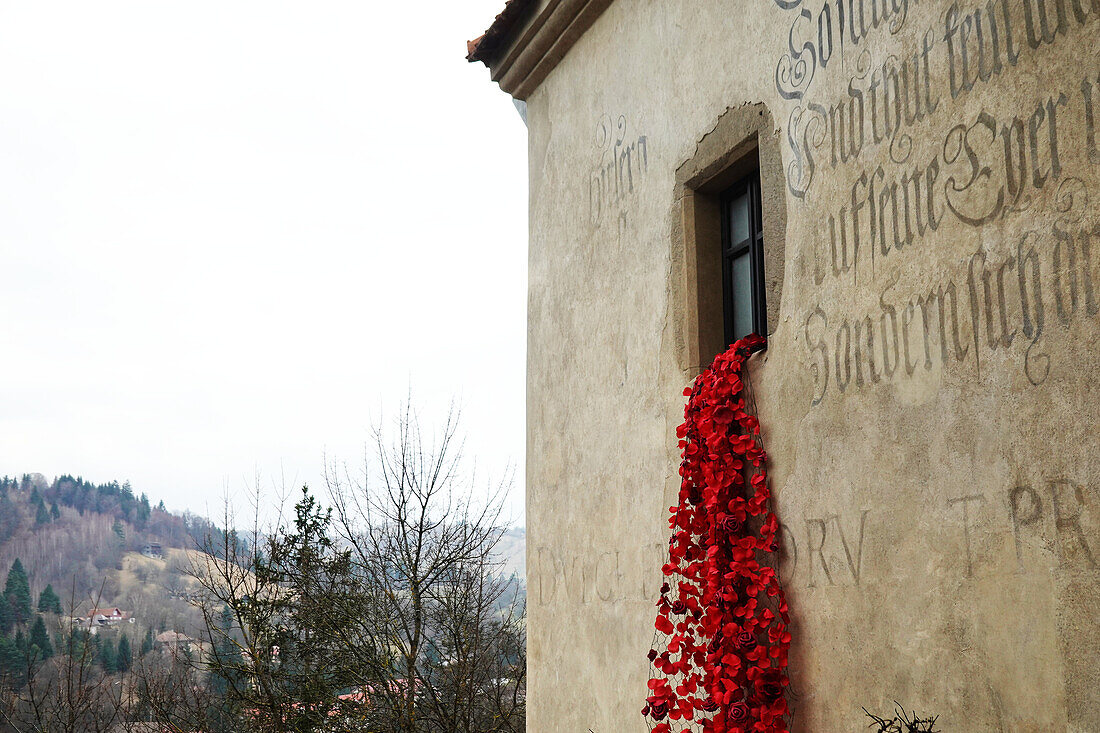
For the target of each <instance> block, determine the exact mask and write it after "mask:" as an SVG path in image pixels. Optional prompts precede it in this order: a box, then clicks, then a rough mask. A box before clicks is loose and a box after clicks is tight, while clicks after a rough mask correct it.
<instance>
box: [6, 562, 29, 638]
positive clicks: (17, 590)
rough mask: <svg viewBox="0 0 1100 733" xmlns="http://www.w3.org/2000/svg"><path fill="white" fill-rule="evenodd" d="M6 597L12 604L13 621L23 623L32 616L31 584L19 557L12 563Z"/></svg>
mask: <svg viewBox="0 0 1100 733" xmlns="http://www.w3.org/2000/svg"><path fill="white" fill-rule="evenodd" d="M4 598H5V600H7V601H8V603H9V604H10V605H11V609H12V617H13V619H12V620H13V621H14V622H15V623H17V624H23V623H26V622H27V621H29V620H30V617H31V586H30V583H29V582H28V581H27V572H26V571H25V570H23V563H21V562H19V558H15V562H13V563H12V564H11V571H9V572H8V580H7V582H6V583H5V584H4Z"/></svg>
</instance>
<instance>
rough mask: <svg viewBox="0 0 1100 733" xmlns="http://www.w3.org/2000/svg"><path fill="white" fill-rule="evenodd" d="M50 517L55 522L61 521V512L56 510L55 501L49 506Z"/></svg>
mask: <svg viewBox="0 0 1100 733" xmlns="http://www.w3.org/2000/svg"><path fill="white" fill-rule="evenodd" d="M50 516H51V517H52V518H53V520H54V521H55V522H56V521H57V520H58V519H61V510H60V509H58V508H57V502H56V501H55V502H54V503H53V504H50Z"/></svg>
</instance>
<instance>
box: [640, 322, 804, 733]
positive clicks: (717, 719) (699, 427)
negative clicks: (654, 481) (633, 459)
mask: <svg viewBox="0 0 1100 733" xmlns="http://www.w3.org/2000/svg"><path fill="white" fill-rule="evenodd" d="M763 342H764V340H763V339H762V338H760V337H759V336H748V337H746V338H744V339H741V340H740V341H738V342H737V343H736V344H734V345H733V347H731V348H730V349H729V350H728V351H726V352H725V353H724V354H720V355H718V356H717V357H716V358H715V359H714V363H713V364H712V365H711V367H710V368H709V369H707V370H706V371H704V372H703V373H702V374H700V375H699V376H698V377H697V378H696V379H695V382H694V384H693V385H692V387H691V388H690V389H688V390H685V392H684V394H685V395H686V396H687V397H688V403H687V406H686V407H685V408H684V424H683V425H681V426H680V427H679V428H677V430H676V437H677V439H678V441H679V447H680V451H681V455H682V458H683V460H682V462H681V464H680V477H681V484H680V495H679V498H678V500H677V505H676V506H673V507H670V508H669V513H670V517H669V529H670V530H671V531H670V535H671V536H670V538H669V545H668V547H669V560H668V562H667V563H666V564H665V565H664V567H663V568H662V572H663V573H664V575H665V576H667V578H668V582H666V583H664V584H663V585H662V586H661V600H660V601H659V602H658V604H657V608H658V612H657V619H656V622H655V623H654V626H655V627H656V629H657V631H658V632H659V634H662V635H664V637H665V638H664V639H663V640H661V641H658V642H657V643H655V644H654V645H653V646H654V648H653V649H651V650H650V652H649V655H648V656H649V659H650V661H651V663H652V664H653V666H654V668H655V670H656V672H657V676H655V677H653V678H652V679H651V680H650V682H649V689H650V696H649V697H648V698H647V700H646V702H647V703H648V704H647V705H646V707H645V708H643V711H642V714H643V715H645V716H647V717H649V718H651V719H652V720H653V721H662V720H664V719H665V718H668V720H669V721H670V722H671V721H680V722H677V723H675V728H676V730H677V731H680V730H681V729H683V730H684V733H687V731H688V730H701V731H703V733H734V732H735V731H753V733H788V726H787V722H786V720H785V718H786V716H787V714H788V712H789V710H788V707H787V704H786V701H785V700H784V699H783V695H784V690H785V688H786V686H787V684H788V682H787V674H786V668H787V658H788V652H789V649H790V642H791V635H790V633H789V632H788V631H787V626H788V624H789V623H790V617H789V609H788V606H787V602H786V599H785V598H784V595H783V589H782V588H781V587H780V585H779V580H778V577H777V574H776V572H775V570H774V569H773V568H774V566H775V562H774V559H772V560H769V561H768V562H764V560H766V559H767V558H766V557H765V555H766V554H767V553H774V552H777V551H778V544H779V543H778V533H779V522H778V520H777V519H776V517H775V515H774V514H773V513H772V512H771V511H770V510H769V508H768V505H769V500H770V497H771V494H770V492H769V490H768V481H767V469H766V463H767V454H766V453H765V452H764V447H763V444H762V442H761V439H760V423H759V422H758V421H757V418H756V417H755V416H753V415H750V414H749V413H748V412H747V409H748V407H749V405H750V404H752V401H751V400H746V398H745V385H746V384H747V383H748V381H749V379H748V377H747V375H745V374H743V370H744V366H745V362H746V361H747V360H748V358H749V355H750V354H752V353H753V352H754V351H755V350H756V349H757V348H758V347H759V346H761V345H762V344H763ZM657 649H667V650H668V651H667V652H665V653H658V652H657V651H656V650H657ZM772 665H774V666H772ZM684 725H690V726H691V727H690V728H684ZM651 730H652V733H671V731H672V726H671V725H670V723H661V722H658V723H657V724H655V725H654V724H651Z"/></svg>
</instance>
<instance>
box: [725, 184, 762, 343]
mask: <svg viewBox="0 0 1100 733" xmlns="http://www.w3.org/2000/svg"><path fill="white" fill-rule="evenodd" d="M746 193H747V194H748V196H749V217H748V226H749V238H748V239H747V240H743V241H741V242H736V243H735V242H732V241H731V239H732V232H731V231H730V215H731V212H732V208H733V203H734V202H735V201H737V200H739V199H740V198H741V197H742V196H744V195H745V194H746ZM719 211H720V216H721V221H722V238H721V245H720V251H719V263H720V266H721V268H722V312H723V319H724V320H723V327H724V337H725V341H726V346H727V348H728V347H729V346H730V345H732V344H733V343H734V341H736V340H737V339H736V338H734V335H735V334H734V310H735V307H736V304H737V300H738V297H737V296H738V294H737V293H735V292H734V285H733V274H732V263H733V260H734V259H735V258H737V257H740V256H741V255H743V254H744V253H745V251H746V250H748V254H749V282H750V287H749V293H748V300H749V307H750V310H751V319H750V320H751V321H752V332H753V333H756V334H759V335H761V336H765V337H766V336H767V333H768V307H767V292H766V287H765V280H764V226H763V215H762V205H761V198H760V169H759V168H755V169H754V170H753V171H752V172H751V173H749V174H748V175H745V176H744V177H742V178H741V179H739V180H738V181H737V182H736V183H734V184H733V185H732V186H730V187H729V188H727V189H725V190H724V191H722V193H721V194H720V196H719ZM745 335H747V334H742V335H741V336H745Z"/></svg>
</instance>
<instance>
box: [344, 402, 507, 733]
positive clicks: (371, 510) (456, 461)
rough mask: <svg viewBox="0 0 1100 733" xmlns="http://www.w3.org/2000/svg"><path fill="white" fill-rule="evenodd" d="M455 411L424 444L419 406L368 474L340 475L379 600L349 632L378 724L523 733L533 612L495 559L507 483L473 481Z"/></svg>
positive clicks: (349, 528)
mask: <svg viewBox="0 0 1100 733" xmlns="http://www.w3.org/2000/svg"><path fill="white" fill-rule="evenodd" d="M457 428H458V415H457V413H456V411H454V410H453V409H452V411H451V412H450V414H449V415H448V417H447V420H446V422H445V423H444V425H443V426H442V428H441V430H439V431H438V433H436V434H434V435H433V436H430V437H429V436H425V435H424V434H423V433H422V431H421V428H420V424H419V421H418V420H417V416H416V414H415V412H414V411H413V410H412V408H411V407H410V406H408V405H406V406H405V408H404V409H403V410H402V412H401V413H400V416H399V417H398V418H397V419H396V420H395V421H394V424H393V429H394V433H393V434H392V436H391V435H389V434H388V433H387V432H385V431H384V430H383V429H381V428H379V429H376V430H375V433H374V444H373V447H372V451H371V455H369V456H368V460H367V462H366V463H367V466H366V468H365V469H364V471H363V472H362V474H360V475H359V476H355V477H353V476H351V475H350V474H349V473H348V472H347V471H343V472H340V471H338V470H337V469H336V468H335V467H333V466H329V468H328V470H327V473H326V483H327V485H328V490H329V497H330V499H331V501H332V504H333V507H334V508H335V517H336V526H337V527H338V528H339V531H340V534H341V535H342V539H343V541H344V542H345V543H346V545H347V547H348V548H350V550H351V554H352V559H353V562H354V564H355V567H356V569H357V571H358V573H359V575H360V576H361V577H362V579H363V581H364V583H365V586H366V587H367V588H368V589H370V590H371V593H370V595H371V603H370V613H366V614H359V615H357V616H356V617H355V618H354V619H352V621H353V623H348V624H346V625H345V627H344V630H345V633H346V634H347V635H348V636H349V637H350V638H351V639H353V640H354V641H355V643H353V644H349V645H348V649H349V653H351V654H356V655H361V656H359V658H358V660H357V661H358V662H359V664H358V665H357V669H358V670H359V673H360V689H361V690H363V691H364V693H365V694H367V695H368V696H369V699H370V710H371V711H372V715H373V716H374V720H373V721H372V722H373V724H375V725H379V726H382V727H383V729H385V730H389V731H395V732H399V733H414V732H419V731H448V732H451V731H478V732H479V733H494V732H495V731H517V730H522V729H523V718H524V707H523V699H524V684H525V679H526V656H525V652H524V643H523V642H524V640H523V631H522V629H523V623H522V616H523V612H522V607H521V606H520V605H519V604H518V603H517V602H516V600H517V599H516V598H511V599H508V598H506V596H505V590H506V584H505V583H503V582H501V581H500V579H499V578H497V577H496V574H497V573H498V572H499V565H498V563H497V562H496V561H495V558H494V554H493V553H494V549H495V548H496V546H497V544H498V542H499V541H500V538H501V536H502V534H503V532H504V528H503V526H502V524H501V521H500V520H501V508H502V504H503V501H502V500H503V497H504V495H505V491H506V489H507V487H508V484H509V482H508V481H502V482H500V483H498V484H496V485H492V486H489V487H488V489H487V490H485V489H482V490H481V491H479V487H478V485H477V482H476V477H475V475H474V474H473V472H468V471H467V470H466V469H465V464H464V462H463V457H462V446H461V442H460V441H459V440H458V438H457Z"/></svg>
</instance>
